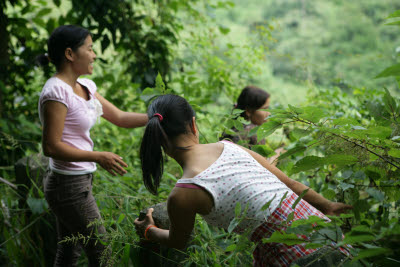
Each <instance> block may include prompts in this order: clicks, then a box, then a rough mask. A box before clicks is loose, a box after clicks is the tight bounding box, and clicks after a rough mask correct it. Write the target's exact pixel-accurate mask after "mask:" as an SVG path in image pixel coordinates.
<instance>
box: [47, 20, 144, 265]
mask: <svg viewBox="0 0 400 267" xmlns="http://www.w3.org/2000/svg"><path fill="white" fill-rule="evenodd" d="M47 44H48V55H49V59H50V61H51V63H53V64H54V65H55V67H56V73H55V74H54V76H53V77H51V78H50V79H48V80H47V82H46V84H45V85H44V86H43V89H42V92H41V95H40V99H39V115H40V120H41V122H42V125H43V138H42V146H43V152H44V154H45V155H46V156H48V157H50V170H49V172H48V174H47V176H46V178H45V180H44V193H45V197H46V200H47V202H48V203H49V206H50V208H51V210H52V212H53V213H54V214H55V215H56V222H57V239H58V243H57V254H56V259H55V263H54V265H55V266H75V265H76V263H77V260H78V258H79V256H80V253H81V250H82V247H83V249H84V250H85V252H86V255H87V257H88V258H89V265H90V266H99V265H100V264H101V263H106V262H107V261H108V260H109V256H110V253H109V251H108V250H107V249H106V247H105V245H103V243H102V242H100V241H99V240H97V238H96V236H97V235H99V236H100V237H101V236H102V235H104V234H105V233H106V230H105V228H104V226H103V225H101V224H99V223H96V221H97V220H101V216H100V212H99V208H98V207H97V204H96V201H95V199H94V197H93V195H92V183H93V172H95V171H96V169H97V167H96V163H98V164H99V165H100V166H101V167H102V168H104V169H105V170H107V171H108V172H109V173H110V174H112V175H113V176H115V175H116V174H119V175H124V174H125V173H126V171H125V169H124V167H127V164H126V163H125V162H124V161H123V160H122V157H120V156H119V155H117V154H114V153H112V152H106V151H93V141H92V139H91V137H90V129H91V128H92V127H93V125H94V124H95V123H96V121H97V120H98V119H99V117H100V116H102V117H103V118H105V119H106V120H108V121H109V122H111V123H113V124H115V125H117V126H120V127H125V128H135V127H140V126H144V125H145V124H146V122H147V120H148V118H147V115H146V114H140V113H133V112H124V111H121V110H120V109H118V108H117V107H115V106H114V105H113V104H111V103H110V102H108V101H107V100H106V99H105V98H103V97H102V96H101V95H100V94H99V93H98V92H97V87H96V84H95V83H94V82H93V81H92V80H89V79H86V78H79V77H80V76H81V75H85V74H92V72H93V64H94V62H95V59H96V54H95V53H94V51H93V41H92V36H91V34H90V32H89V31H88V30H86V29H84V28H81V27H78V26H73V25H66V26H60V27H58V28H57V29H56V30H54V32H53V33H52V34H51V36H50V38H49V40H48V43H47ZM46 59H47V57H44V56H43V57H42V58H41V60H40V61H42V62H43V60H46ZM79 235H81V236H83V237H84V239H80V240H79V241H80V242H78V243H76V242H60V241H62V240H64V239H65V238H66V237H71V236H79Z"/></svg>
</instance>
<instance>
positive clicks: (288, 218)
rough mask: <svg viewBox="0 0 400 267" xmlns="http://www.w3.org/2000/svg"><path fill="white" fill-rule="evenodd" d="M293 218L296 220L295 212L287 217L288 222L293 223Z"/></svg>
mask: <svg viewBox="0 0 400 267" xmlns="http://www.w3.org/2000/svg"><path fill="white" fill-rule="evenodd" d="M293 218H294V211H292V212H291V213H289V215H288V216H287V219H286V222H290V221H292V220H293Z"/></svg>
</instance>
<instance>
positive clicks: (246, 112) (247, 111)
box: [244, 109, 252, 120]
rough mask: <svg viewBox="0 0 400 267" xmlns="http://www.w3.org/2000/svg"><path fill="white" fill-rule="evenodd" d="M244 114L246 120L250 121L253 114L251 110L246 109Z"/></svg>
mask: <svg viewBox="0 0 400 267" xmlns="http://www.w3.org/2000/svg"><path fill="white" fill-rule="evenodd" d="M244 114H245V115H246V118H245V119H247V120H248V119H250V116H251V114H252V112H251V111H250V110H248V109H246V110H245V112H244Z"/></svg>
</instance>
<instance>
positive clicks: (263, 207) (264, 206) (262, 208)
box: [261, 194, 276, 211]
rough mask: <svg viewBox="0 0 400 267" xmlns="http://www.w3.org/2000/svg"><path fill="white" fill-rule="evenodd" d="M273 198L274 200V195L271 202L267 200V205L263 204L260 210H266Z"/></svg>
mask: <svg viewBox="0 0 400 267" xmlns="http://www.w3.org/2000/svg"><path fill="white" fill-rule="evenodd" d="M275 198H276V194H275V195H274V197H273V198H272V199H271V200H269V201H268V202H267V203H265V204H264V205H263V206H262V207H261V210H262V211H263V210H266V209H268V208H269V206H270V205H271V203H272V201H273V200H274V199H275Z"/></svg>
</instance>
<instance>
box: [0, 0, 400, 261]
mask: <svg viewBox="0 0 400 267" xmlns="http://www.w3.org/2000/svg"><path fill="white" fill-rule="evenodd" d="M264 2H265V3H263V4H261V3H260V1H255V0H254V1H235V3H233V2H226V1H220V2H214V1H207V0H198V1H168V0H162V1H139V0H138V1H127V0H125V1H123V0H121V1H103V0H97V1H76V0H71V1H59V0H58V1H57V0H53V1H15V0H9V1H6V0H0V9H1V13H0V36H2V37H1V40H0V89H1V90H0V125H1V128H0V129H1V130H0V140H1V154H0V177H1V178H2V179H4V180H7V181H9V182H11V183H16V174H15V172H14V169H13V165H14V164H15V162H16V161H17V160H18V159H20V158H22V157H24V156H27V155H32V154H35V153H38V152H40V150H41V148H40V139H41V126H40V123H39V121H38V114H37V101H38V95H39V93H40V89H41V87H42V85H43V84H44V82H45V80H46V79H47V78H48V77H49V76H50V75H51V74H52V73H53V72H54V69H52V68H51V67H48V68H44V69H42V68H38V67H37V66H36V65H35V57H36V56H37V55H39V54H41V53H44V51H45V48H46V45H45V42H46V40H47V38H48V36H49V34H50V33H51V32H52V30H53V29H54V28H55V27H57V26H58V25H62V24H79V25H83V26H84V27H87V28H89V29H90V30H91V31H92V32H93V34H94V40H95V49H96V52H97V55H98V60H97V62H96V66H95V73H94V74H93V75H92V76H91V78H92V79H93V80H94V81H95V82H96V84H97V85H98V87H99V90H100V93H101V94H102V95H103V96H105V97H106V98H107V99H109V100H110V101H111V102H113V103H114V104H116V105H117V106H118V107H120V108H121V109H125V110H132V111H139V112H145V110H146V106H147V104H148V101H149V99H150V98H151V97H152V96H154V95H157V94H162V93H165V92H166V91H168V92H172V93H176V94H180V95H182V96H184V97H186V98H187V99H188V100H189V101H190V102H191V104H193V106H194V108H195V109H196V112H197V117H198V118H197V121H198V126H199V129H200V132H201V141H202V142H214V141H217V140H218V138H219V136H220V135H221V133H222V132H223V131H225V132H226V131H229V130H230V129H231V127H232V126H236V127H237V128H240V127H242V126H241V125H242V124H241V122H238V121H236V120H234V119H232V118H233V117H234V114H232V104H233V103H234V102H235V99H236V97H237V95H238V94H239V92H240V89H241V88H243V87H244V85H246V84H256V85H258V86H260V87H263V88H265V89H267V90H268V91H269V92H270V93H271V94H272V99H273V105H272V106H273V108H272V109H271V110H270V112H271V113H272V115H271V119H270V120H269V122H268V123H266V124H264V125H263V126H261V127H259V128H256V129H254V130H253V131H252V133H251V134H257V136H258V137H259V138H267V141H268V142H267V145H263V146H255V147H253V149H254V150H256V151H257V152H259V153H261V154H263V155H265V156H268V155H271V154H272V153H273V150H274V149H275V148H277V147H279V146H281V145H284V146H285V148H286V150H287V152H286V153H284V154H282V155H281V156H280V158H279V164H278V167H279V168H280V169H282V170H283V171H284V172H285V173H288V174H290V176H291V177H292V178H294V179H297V180H299V181H301V182H303V183H306V184H308V185H309V186H311V187H312V188H313V189H315V190H316V191H317V192H320V193H321V194H323V195H324V196H325V197H326V198H328V199H331V200H334V201H342V202H346V203H349V204H351V205H353V206H354V211H353V212H352V213H351V214H348V215H345V216H342V217H340V218H332V221H333V222H332V223H330V224H324V223H321V222H319V228H318V229H317V231H316V232H315V233H314V234H313V235H312V239H311V240H310V244H309V246H312V247H318V246H322V245H324V244H325V243H326V242H329V240H332V239H333V240H336V241H338V243H339V244H340V245H344V244H351V245H352V246H353V248H354V249H353V251H352V254H353V256H354V260H353V261H352V262H351V263H350V265H351V266H358V265H359V266H394V265H397V264H400V257H399V255H400V250H399V244H400V226H399V225H400V224H399V212H400V210H399V205H400V201H399V199H400V193H399V187H400V182H399V177H400V170H399V167H400V143H399V142H400V101H399V98H398V96H399V95H400V90H399V83H400V79H399V77H400V65H399V64H398V63H397V62H398V59H397V56H398V53H400V47H399V40H400V38H399V34H400V29H399V27H398V25H400V22H399V18H400V12H399V11H397V12H395V11H396V10H398V9H400V4H399V3H397V1H394V0H385V1H373V0H371V1H360V2H362V3H359V2H358V1H353V2H351V1H344V0H336V1H322V0H317V1H313V2H312V3H310V2H307V1H295V0H285V1H264ZM390 14H392V15H391V16H389V15H390ZM385 23H386V24H389V25H384V24H385ZM396 46H397V47H396ZM158 73H160V76H159V77H158V78H156V77H157V74H158ZM378 75H379V78H375V77H376V76H378ZM156 80H157V82H156ZM288 104H289V105H288ZM142 131H143V129H135V130H126V129H120V128H117V127H114V126H112V125H110V124H109V123H106V122H105V121H101V122H100V124H99V125H96V126H95V127H94V129H93V131H92V134H91V135H92V138H93V140H94V142H95V147H96V149H98V150H104V151H113V152H115V153H118V154H120V155H123V156H124V159H125V160H126V161H127V162H128V163H129V165H130V166H129V167H128V174H126V175H125V176H124V177H111V176H110V175H109V174H108V173H107V172H105V171H103V170H99V171H98V172H97V173H96V177H95V183H94V188H93V190H94V192H95V195H96V199H97V201H98V204H99V207H100V209H101V212H102V216H103V218H104V224H105V226H106V228H107V229H108V232H109V233H110V240H111V241H110V245H111V246H112V247H113V252H114V253H113V255H114V257H115V260H116V262H119V263H120V264H125V265H132V264H133V265H137V264H138V262H137V261H138V249H139V247H138V241H139V237H138V236H137V235H136V234H135V233H134V232H133V231H132V229H134V227H133V220H134V219H135V218H136V217H137V215H138V213H139V211H140V210H142V209H143V208H146V207H148V206H150V205H152V204H154V203H158V202H162V201H165V200H166V197H167V195H168V193H169V191H170V189H171V188H172V186H173V185H174V183H175V181H176V179H178V178H179V176H180V172H181V170H180V168H179V166H178V165H177V164H176V163H175V162H173V161H172V160H169V161H168V163H167V166H166V173H165V175H164V177H163V179H164V180H163V183H162V185H161V188H160V192H159V195H158V196H151V195H150V194H149V193H148V192H147V191H146V190H145V188H144V186H143V185H142V182H141V174H140V171H139V170H140V167H139V160H138V147H139V143H140V138H141V135H142ZM31 182H32V184H31V186H30V187H29V188H27V196H26V197H25V196H21V195H20V191H17V190H15V189H14V188H13V187H12V186H10V185H9V184H6V183H4V182H2V183H0V198H1V215H0V230H1V235H0V263H1V264H4V265H17V266H21V265H22V266H24V265H50V264H51V261H52V258H51V257H52V256H54V252H55V251H54V244H55V242H56V241H55V236H54V234H55V231H54V228H53V227H54V222H53V217H52V216H51V214H50V213H49V211H48V207H47V204H46V202H45V200H44V198H43V192H42V188H41V184H40V183H41V182H40V179H38V178H37V177H31ZM237 215H238V220H240V218H241V217H242V216H244V215H243V214H237ZM238 220H235V221H234V222H233V224H232V227H233V226H234V223H237V221H238ZM314 222H315V218H311V219H310V220H307V221H301V222H298V223H297V224H295V225H293V226H292V227H291V228H289V229H288V230H287V232H286V233H277V234H274V235H273V236H272V237H271V238H270V240H269V241H277V242H278V241H279V242H287V243H292V244H293V243H296V242H300V241H299V240H298V239H297V238H296V235H295V234H296V233H299V232H302V233H304V232H305V231H311V224H312V223H314ZM342 232H343V233H345V236H346V237H345V238H344V239H343V240H342V235H341V233H342ZM195 234H196V235H195V239H194V240H193V242H192V245H191V246H190V247H189V250H188V251H187V252H186V253H187V254H188V257H187V258H186V260H185V262H183V263H182V264H187V265H190V264H191V263H196V264H199V265H213V266H222V265H226V264H230V265H233V266H236V265H240V266H242V265H251V262H252V259H251V253H252V251H251V247H252V244H250V242H248V241H247V240H246V237H245V236H238V235H235V234H233V233H231V228H230V229H228V231H224V230H221V229H215V228H213V227H210V226H208V225H207V224H205V223H204V222H203V221H202V220H201V218H199V219H198V220H197V223H196V227H195ZM267 241H268V240H267ZM82 261H85V259H83V258H82ZM350 265H349V266H350Z"/></svg>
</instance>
